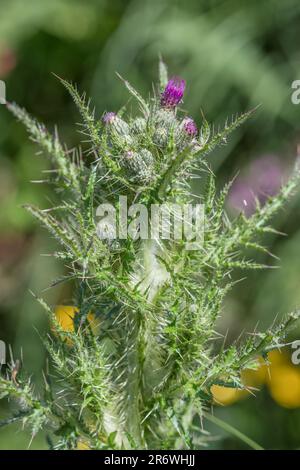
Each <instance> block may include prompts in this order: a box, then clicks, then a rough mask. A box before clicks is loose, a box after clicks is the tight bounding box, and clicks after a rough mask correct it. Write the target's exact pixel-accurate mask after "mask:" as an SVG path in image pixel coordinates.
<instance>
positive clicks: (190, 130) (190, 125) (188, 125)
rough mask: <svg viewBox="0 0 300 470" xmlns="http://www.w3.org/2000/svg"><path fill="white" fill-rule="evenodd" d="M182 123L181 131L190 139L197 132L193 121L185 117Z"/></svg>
mask: <svg viewBox="0 0 300 470" xmlns="http://www.w3.org/2000/svg"><path fill="white" fill-rule="evenodd" d="M182 123H183V129H184V131H185V132H186V134H187V135H189V136H190V137H195V135H196V134H197V132H198V129H197V126H196V123H195V121H194V120H193V119H192V118H189V117H186V118H185V119H184V120H183V122H182Z"/></svg>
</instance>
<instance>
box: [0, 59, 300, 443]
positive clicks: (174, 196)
mask: <svg viewBox="0 0 300 470" xmlns="http://www.w3.org/2000/svg"><path fill="white" fill-rule="evenodd" d="M166 81H167V70H166V67H165V65H164V64H163V63H162V62H161V63H160V89H162V88H163V87H164V86H165V84H166ZM63 84H64V85H65V86H66V88H67V89H68V91H69V92H70V93H71V96H72V97H73V99H74V101H75V103H76V105H77V106H78V108H79V112H80V114H81V116H82V119H83V132H84V134H85V135H87V136H88V145H87V148H86V152H85V153H84V155H83V157H82V156H81V152H80V150H79V149H78V150H77V151H73V152H69V151H67V149H65V148H64V146H63V145H62V144H61V143H60V141H59V138H58V136H57V133H55V135H54V137H53V136H52V135H51V133H49V132H48V131H46V129H45V127H44V126H42V125H40V124H38V123H37V122H36V121H35V120H34V119H32V118H31V117H30V116H29V115H28V114H27V113H26V112H25V111H24V110H22V109H20V108H19V107H18V106H17V105H15V104H9V105H8V108H9V109H10V111H11V112H12V113H13V114H14V115H15V116H16V117H17V118H18V119H19V120H20V121H21V122H22V123H23V124H24V125H25V127H26V128H27V130H28V132H29V134H30V136H31V138H32V139H33V140H34V141H35V142H36V143H37V144H38V145H39V146H40V148H41V149H42V150H43V151H44V152H45V153H47V154H49V156H50V158H51V161H52V164H53V166H54V170H55V171H53V172H50V173H48V175H49V182H51V184H53V185H55V187H56V188H57V190H58V195H59V199H60V205H59V206H57V207H53V208H50V209H47V210H41V209H38V208H36V207H32V206H25V208H26V209H27V210H29V212H30V213H31V214H32V215H33V216H34V217H35V218H37V219H38V220H39V221H40V222H41V223H42V224H43V225H44V226H45V227H46V228H47V230H49V232H50V233H51V234H52V235H53V236H54V237H55V239H56V240H57V241H58V243H59V244H60V250H62V251H58V252H56V253H54V256H57V257H58V258H59V259H64V260H65V262H66V266H67V268H68V275H67V276H66V278H64V279H61V280H59V281H56V282H55V283H54V284H57V282H62V281H66V280H71V279H72V280H73V282H75V287H74V305H76V306H77V307H78V312H77V313H76V315H75V317H74V331H64V330H63V329H62V328H61V326H60V325H59V324H58V322H57V320H56V317H55V314H54V313H53V310H52V308H51V307H50V306H48V305H47V304H46V303H45V302H44V301H43V300H42V299H38V301H39V303H40V305H41V306H42V307H43V309H44V310H45V312H46V314H47V315H48V318H49V322H50V326H51V332H52V333H51V335H50V336H49V337H47V338H45V339H44V344H45V347H46V349H47V351H48V354H49V358H50V361H51V371H50V372H51V373H47V374H45V387H44V393H43V396H42V397H40V396H39V395H38V394H35V393H34V391H33V389H32V386H31V384H30V382H29V381H28V379H27V378H26V376H25V374H24V373H23V371H22V370H21V371H20V373H19V374H18V375H17V379H16V378H15V377H14V376H13V373H12V372H13V371H10V372H9V373H8V375H7V377H5V378H1V381H0V393H1V397H2V398H3V397H10V398H14V399H16V408H17V409H18V411H17V415H16V417H12V420H15V419H20V420H22V421H23V422H24V423H25V424H28V425H29V426H30V427H31V429H32V434H33V435H35V434H36V433H37V432H38V431H39V430H40V429H41V428H46V430H47V431H48V432H49V433H51V432H52V433H53V434H54V436H55V444H54V445H55V447H56V448H59V449H61V448H62V449H70V448H74V447H76V445H77V443H78V441H79V440H82V439H84V440H85V441H86V442H87V445H88V446H89V447H90V448H92V449H106V448H151V449H153V448H164V449H170V448H174V447H179V448H196V447H197V446H198V445H199V435H200V434H201V431H200V429H198V430H197V431H194V426H193V420H194V418H195V417H196V416H198V415H199V416H200V417H202V416H203V414H204V413H206V411H205V410H206V409H207V408H208V407H209V406H211V404H212V396H211V392H210V389H211V386H212V385H214V384H223V385H227V386H235V387H240V388H243V387H244V385H243V384H242V382H241V372H242V371H243V370H244V369H247V368H253V367H256V366H258V363H257V359H258V357H260V356H263V357H265V358H266V357H267V356H266V355H267V352H268V351H269V350H271V349H272V348H276V347H277V346H278V345H280V344H282V341H283V340H284V338H285V335H286V334H287V333H288V332H289V331H290V329H291V328H292V327H293V326H294V324H295V322H296V321H297V319H298V314H297V313H293V314H291V315H289V316H288V317H287V319H286V321H285V322H283V323H282V324H280V325H277V326H275V327H274V326H273V327H272V328H270V329H269V330H268V331H266V332H263V333H258V332H254V333H253V334H252V335H250V336H249V337H248V338H246V339H244V340H243V341H242V340H240V341H239V342H237V343H235V344H233V345H231V346H229V347H228V348H222V347H221V348H220V347H219V342H218V336H217V333H216V321H217V319H218V317H219V316H220V315H221V313H222V303H223V300H224V297H225V295H226V294H227V293H228V291H229V290H230V288H231V287H232V285H233V280H232V276H231V274H232V271H233V270H234V269H235V268H237V269H258V268H264V267H265V266H264V265H262V264H259V263H257V262H254V261H253V260H252V259H248V258H247V257H246V254H245V253H247V250H248V249H249V248H250V249H253V248H254V249H257V250H259V251H264V252H265V251H266V248H265V247H264V246H262V245H261V244H260V242H259V238H260V237H261V236H262V235H264V234H265V233H268V232H270V231H272V230H273V229H272V228H271V227H270V225H269V223H270V218H271V217H272V216H273V215H274V214H275V213H276V212H277V211H278V210H279V209H280V208H281V207H282V206H283V205H284V203H285V202H286V201H287V200H288V199H289V197H290V196H291V195H292V194H293V192H294V191H295V190H296V188H297V186H298V184H299V180H300V171H299V168H298V167H297V168H295V170H294V172H293V174H292V176H291V178H290V179H289V181H288V182H287V183H286V184H285V185H284V186H283V187H282V189H281V191H280V192H279V194H278V195H276V196H274V197H272V198H270V199H269V200H268V202H267V203H266V204H265V205H264V206H263V207H260V206H259V205H257V209H256V212H255V213H254V214H253V215H252V216H251V217H249V218H246V217H244V216H243V215H240V216H239V217H237V218H236V219H234V220H229V218H228V217H227V215H226V213H225V209H224V204H225V200H226V196H227V193H228V189H229V187H230V185H228V186H227V187H225V188H224V190H223V191H221V193H220V194H218V193H217V191H216V185H215V176H214V174H213V173H212V171H211V170H210V168H209V166H208V164H207V161H206V160H205V157H206V156H207V155H208V154H210V153H211V152H212V151H213V150H214V149H215V148H216V147H217V146H218V145H220V144H223V143H225V142H226V139H227V137H228V136H229V134H230V133H231V132H232V131H233V130H235V129H236V128H237V126H239V125H240V124H242V123H243V122H244V121H245V120H246V119H247V118H248V117H249V116H250V114H251V113H245V114H243V115H242V116H239V117H237V118H235V119H233V120H232V121H230V122H227V123H226V124H225V126H224V129H222V130H219V131H217V132H213V128H212V126H210V125H209V124H208V123H207V122H206V120H205V119H204V120H203V125H202V128H201V129H200V132H199V135H198V136H196V137H189V136H188V137H187V136H186V135H184V133H183V127H182V122H183V117H182V116H181V112H180V110H178V109H177V110H169V109H167V110H166V109H161V106H160V99H159V98H160V96H159V93H155V94H154V96H153V97H151V98H150V99H149V100H148V101H145V100H144V99H143V98H142V97H141V96H140V94H139V93H138V92H136V90H134V88H133V87H132V85H130V84H129V83H128V82H127V81H125V85H126V87H127V89H128V90H129V92H130V93H131V95H133V97H134V98H135V99H136V100H137V103H138V105H139V108H140V111H141V115H140V116H138V117H129V118H128V121H126V120H125V118H124V110H123V111H122V112H120V113H119V114H118V115H116V116H114V117H113V118H112V119H111V122H106V123H105V124H104V123H103V122H101V121H98V120H97V119H96V118H95V113H94V111H92V110H91V108H90V105H89V103H87V102H86V100H85V97H82V96H81V95H80V94H79V93H78V91H77V89H76V88H75V87H74V86H73V85H71V84H70V83H67V82H65V81H63ZM104 121H105V120H104ZM158 129H160V130H162V131H163V132H160V134H159V135H160V138H159V139H157V135H158V134H157V131H158ZM162 136H163V138H161V137H162ZM150 156H151V157H150ZM128 158H131V160H130V161H127V160H126V159H128ZM132 158H134V160H132ZM149 162H150V163H149ZM146 169H147V170H148V171H149V172H150V177H148V176H147V177H145V171H146ZM195 176H197V177H201V178H206V180H207V185H206V189H205V191H204V192H203V194H202V195H201V196H200V200H201V202H202V203H203V204H204V206H205V212H206V214H205V234H204V241H203V245H202V246H199V249H198V250H193V251H189V250H187V249H186V247H185V245H184V244H183V243H182V242H178V241H169V240H168V241H167V240H162V241H160V243H157V241H155V240H136V241H134V240H131V239H126V240H118V243H117V244H114V243H109V242H108V241H105V240H101V239H100V238H99V237H98V236H97V233H96V228H97V227H96V222H95V209H96V207H97V206H98V205H99V204H100V203H111V204H112V205H114V207H117V206H118V204H119V196H120V195H126V196H127V197H128V201H129V203H130V202H134V203H142V204H145V205H146V206H147V207H148V208H149V207H150V204H152V203H158V202H164V203H177V204H185V203H187V202H189V201H191V200H192V195H191V193H190V179H191V177H195ZM53 213H54V214H55V216H54V215H52V214H53ZM89 312H93V313H94V315H95V316H96V319H97V321H98V322H99V328H98V331H97V333H95V332H94V331H92V328H91V326H90V323H89V320H88V314H89ZM23 374H24V376H23ZM4 424H7V423H4ZM200 441H201V437H200Z"/></svg>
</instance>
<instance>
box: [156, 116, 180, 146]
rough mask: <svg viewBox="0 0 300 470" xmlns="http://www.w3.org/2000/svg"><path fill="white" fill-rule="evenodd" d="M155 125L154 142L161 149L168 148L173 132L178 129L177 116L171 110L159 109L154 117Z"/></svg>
mask: <svg viewBox="0 0 300 470" xmlns="http://www.w3.org/2000/svg"><path fill="white" fill-rule="evenodd" d="M154 125H155V130H154V133H153V136H152V139H153V142H154V143H155V144H156V145H158V146H159V147H166V146H167V144H168V141H169V138H170V135H171V133H172V131H173V132H174V131H175V130H176V129H177V127H178V122H177V119H176V116H175V115H174V113H173V112H172V111H171V110H169V109H159V110H158V111H157V113H156V114H155V116H154Z"/></svg>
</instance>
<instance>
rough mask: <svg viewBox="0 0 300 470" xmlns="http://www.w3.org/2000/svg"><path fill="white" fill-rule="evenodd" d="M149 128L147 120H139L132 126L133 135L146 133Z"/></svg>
mask: <svg viewBox="0 0 300 470" xmlns="http://www.w3.org/2000/svg"><path fill="white" fill-rule="evenodd" d="M146 126H147V122H146V119H144V118H137V119H135V120H134V121H133V123H132V124H131V127H130V130H131V132H132V133H133V134H135V135H138V134H141V133H142V132H144V131H145V129H146Z"/></svg>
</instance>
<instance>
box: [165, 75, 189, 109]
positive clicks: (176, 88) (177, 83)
mask: <svg viewBox="0 0 300 470" xmlns="http://www.w3.org/2000/svg"><path fill="white" fill-rule="evenodd" d="M184 90H185V80H183V79H182V78H180V77H173V78H171V79H170V80H169V81H168V83H167V86H166V88H165V89H164V91H163V93H162V95H161V99H160V104H161V106H162V107H164V108H175V107H176V106H177V105H178V104H179V103H180V101H181V100H182V98H183V94H184Z"/></svg>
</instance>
